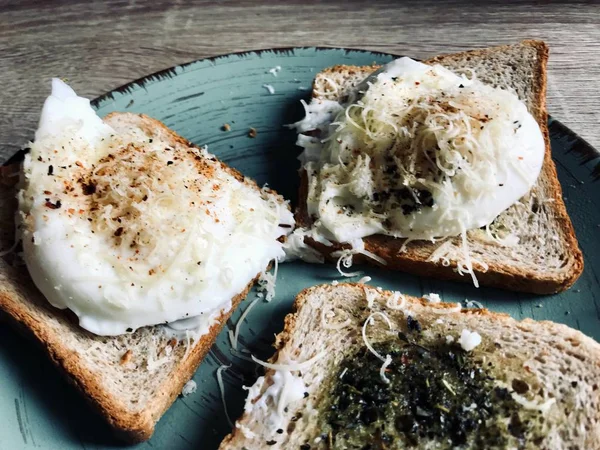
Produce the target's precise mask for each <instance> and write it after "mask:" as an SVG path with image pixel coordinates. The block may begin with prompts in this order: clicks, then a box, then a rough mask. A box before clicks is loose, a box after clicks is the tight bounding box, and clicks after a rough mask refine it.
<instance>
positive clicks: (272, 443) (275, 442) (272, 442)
mask: <svg viewBox="0 0 600 450" xmlns="http://www.w3.org/2000/svg"><path fill="white" fill-rule="evenodd" d="M275 444H277V441H267V445H275Z"/></svg>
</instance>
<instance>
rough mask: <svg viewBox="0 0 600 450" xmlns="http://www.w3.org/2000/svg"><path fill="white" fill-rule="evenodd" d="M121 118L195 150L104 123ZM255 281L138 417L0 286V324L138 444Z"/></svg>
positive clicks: (20, 275)
mask: <svg viewBox="0 0 600 450" xmlns="http://www.w3.org/2000/svg"><path fill="white" fill-rule="evenodd" d="M124 115H125V116H130V118H134V117H135V120H139V121H141V123H140V125H141V126H142V127H144V129H148V130H157V129H160V130H161V131H162V132H164V133H166V134H168V136H169V139H170V140H171V141H172V143H173V144H175V143H179V144H182V145H186V146H190V147H192V146H195V145H194V144H192V143H191V142H189V141H188V140H186V139H185V138H183V137H181V136H179V135H178V134H177V133H175V132H174V131H172V130H170V129H169V128H167V127H166V126H165V125H164V124H163V123H161V122H159V121H158V120H155V119H152V118H150V117H148V116H146V115H143V114H131V113H111V114H109V115H108V116H106V117H105V119H104V120H105V121H108V120H111V119H114V118H117V117H119V116H120V117H123V116H124ZM219 162H220V161H219ZM220 165H221V168H222V169H223V170H224V171H226V172H227V173H229V174H231V175H232V176H233V177H235V178H236V179H237V180H238V181H240V182H243V183H246V184H247V185H249V186H250V187H252V188H254V189H256V190H259V189H260V188H259V187H258V186H257V185H256V183H255V182H254V181H253V180H250V179H248V178H246V177H244V176H243V175H242V174H241V173H239V172H238V171H237V170H235V169H233V168H231V167H229V166H227V165H225V164H224V163H223V162H220ZM5 189H6V188H5ZM271 192H273V191H271ZM0 276H6V278H8V279H9V280H11V281H13V280H14V281H15V283H14V284H15V285H16V286H17V289H18V290H20V291H23V292H24V293H25V294H27V293H28V292H30V295H31V296H35V295H39V293H38V292H35V291H34V289H35V288H34V287H33V282H32V281H31V279H30V277H29V275H28V273H27V271H26V270H24V269H23V270H17V269H15V268H12V267H9V266H7V265H6V264H4V263H3V262H2V261H0ZM258 276H259V274H257V275H256V277H255V278H254V279H253V280H251V281H250V282H249V283H248V285H247V286H246V287H245V288H244V290H243V291H242V292H240V293H239V294H238V295H236V296H235V297H234V298H233V299H232V300H231V308H230V309H229V310H228V311H224V312H222V313H221V314H220V316H219V317H218V320H217V322H216V323H215V324H214V325H212V326H211V327H210V329H209V331H208V333H207V334H205V335H203V336H202V337H201V338H200V339H199V340H198V341H197V342H194V343H193V344H191V345H193V347H192V348H191V349H190V351H189V353H187V356H186V357H185V358H184V359H182V360H179V361H177V363H176V365H175V367H174V368H173V370H172V373H171V374H170V375H169V377H167V378H166V381H165V382H164V383H163V384H162V385H161V386H159V387H158V388H157V389H156V392H157V393H158V394H157V395H156V396H155V397H154V398H153V399H152V400H151V401H150V402H149V403H148V405H147V407H145V408H144V410H143V411H141V412H132V411H131V410H130V409H128V408H127V405H125V404H124V403H122V402H121V401H120V399H119V398H116V397H115V396H114V395H112V394H111V393H109V392H107V391H106V389H105V388H103V385H102V383H101V380H100V378H99V376H98V374H97V373H94V372H93V371H91V370H90V369H89V368H87V367H86V366H85V364H84V363H83V361H82V357H81V356H80V355H78V354H77V353H75V352H73V351H72V350H70V349H69V348H68V347H67V346H65V345H64V344H63V337H62V336H61V335H60V334H59V333H57V332H56V330H53V329H52V328H50V327H49V326H46V324H45V323H44V322H43V321H41V320H40V318H39V317H34V316H32V315H31V314H30V311H29V310H28V309H27V308H26V307H25V306H24V305H23V304H22V303H20V302H19V300H18V299H17V298H16V295H10V292H9V291H10V290H7V289H2V287H3V286H1V285H0V318H2V319H6V320H7V321H8V322H9V323H10V324H12V325H14V326H15V327H16V328H17V329H18V330H19V331H20V332H21V333H23V334H24V335H25V336H28V337H30V338H33V340H34V341H36V342H37V343H38V344H39V345H41V347H42V348H43V349H44V350H45V351H46V352H47V353H48V356H49V357H50V359H51V360H52V362H53V363H54V364H55V365H56V366H57V367H58V368H59V369H60V370H61V372H62V373H63V374H64V375H65V377H66V378H67V379H68V380H69V382H70V383H71V384H73V385H74V386H75V387H76V388H77V389H78V390H79V391H80V392H81V393H82V394H84V397H85V398H86V399H87V401H88V402H89V403H90V404H91V405H92V406H93V408H94V409H95V410H96V411H98V412H99V413H100V415H101V416H102V417H104V419H105V420H106V421H107V422H108V423H109V424H110V425H111V426H112V427H113V428H114V430H115V433H116V434H117V436H119V437H120V438H121V439H123V440H125V441H128V442H131V443H135V442H142V441H145V440H147V439H149V438H150V437H151V436H152V433H153V432H154V428H155V425H156V422H157V421H158V420H159V419H160V417H161V416H162V415H163V414H164V412H165V411H166V410H167V409H168V408H169V407H170V406H171V404H172V403H173V402H174V400H175V399H176V398H177V396H178V395H179V393H180V392H181V390H182V388H183V386H184V385H185V383H187V381H189V380H190V378H191V377H192V375H193V374H194V372H195V371H196V369H197V368H198V366H199V365H200V363H201V362H202V360H203V359H204V357H205V356H206V354H207V352H208V351H209V349H210V347H211V346H212V345H213V343H214V342H215V340H216V337H217V335H218V334H219V333H220V331H221V330H222V328H223V327H224V325H225V323H226V322H227V320H228V319H229V318H230V317H231V315H232V313H233V311H235V309H236V308H237V306H238V305H239V303H240V302H241V301H242V300H243V299H244V298H245V297H246V296H247V295H248V292H249V290H250V289H251V288H252V286H253V285H254V284H255V282H256V280H257V278H258ZM36 306H38V305H36ZM39 306H40V307H42V308H47V310H48V311H50V313H51V314H53V315H54V314H55V315H57V316H61V315H62V316H64V317H65V318H66V320H68V321H69V322H72V323H73V327H78V325H77V319H76V318H74V316H72V314H71V313H70V312H69V311H68V310H59V309H56V308H53V307H52V306H50V304H49V303H47V302H46V303H45V304H42V305H39ZM73 318H74V319H73ZM141 370H142V369H141ZM144 370H145V369H144Z"/></svg>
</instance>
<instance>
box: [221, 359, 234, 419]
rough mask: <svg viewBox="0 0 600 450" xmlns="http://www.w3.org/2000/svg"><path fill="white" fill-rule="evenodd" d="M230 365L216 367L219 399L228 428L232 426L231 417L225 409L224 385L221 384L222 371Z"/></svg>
mask: <svg viewBox="0 0 600 450" xmlns="http://www.w3.org/2000/svg"><path fill="white" fill-rule="evenodd" d="M230 367H231V365H228V366H225V365H222V366H219V368H218V369H217V384H218V385H219V391H220V392H221V401H222V402H223V410H224V411H225V417H226V418H227V423H228V424H229V427H230V428H233V422H232V421H231V418H230V417H229V412H228V411H227V402H226V401H225V385H224V384H223V375H222V372H223V371H224V370H227V369H229V368H230Z"/></svg>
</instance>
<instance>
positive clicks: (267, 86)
mask: <svg viewBox="0 0 600 450" xmlns="http://www.w3.org/2000/svg"><path fill="white" fill-rule="evenodd" d="M262 87H264V88H265V89H266V90H267V91H268V92H269V94H271V95H273V94H274V93H275V88H274V87H273V85H271V84H263V85H262Z"/></svg>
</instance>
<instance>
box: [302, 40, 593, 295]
mask: <svg viewBox="0 0 600 450" xmlns="http://www.w3.org/2000/svg"><path fill="white" fill-rule="evenodd" d="M521 45H527V46H530V47H533V48H535V50H536V52H537V57H538V60H539V64H538V67H537V69H538V70H537V74H536V75H537V76H536V80H535V83H533V89H534V95H535V98H536V108H534V110H533V111H532V112H533V115H534V118H535V119H536V121H537V122H538V124H539V126H540V129H541V130H542V134H543V136H544V143H545V147H546V150H545V155H544V164H543V167H542V174H541V175H540V177H541V176H543V177H544V178H545V179H547V180H548V182H549V183H550V185H551V189H550V190H551V193H552V199H553V202H552V205H551V208H553V213H554V220H555V221H556V222H557V223H558V226H559V227H560V230H561V232H562V234H563V237H564V240H565V246H566V247H567V248H569V250H570V258H571V264H570V270H568V271H564V272H562V273H560V274H558V275H555V274H548V275H547V276H540V275H539V274H533V273H524V272H523V271H522V270H521V269H519V268H516V267H514V266H512V265H510V264H498V263H494V262H490V263H488V265H489V268H488V270H485V271H484V270H482V268H481V267H479V266H478V265H475V266H474V268H473V271H474V273H475V275H476V276H477V279H478V280H479V281H480V283H481V285H485V286H492V287H499V288H504V289H510V290H515V291H523V292H531V293H534V294H552V293H556V292H560V291H564V290H565V289H568V288H569V287H570V286H572V285H573V283H575V281H577V279H578V278H579V276H580V275H581V273H582V272H583V266H584V262H583V254H582V252H581V250H580V249H579V245H578V242H577V238H576V236H575V231H574V229H573V225H572V223H571V220H570V218H569V216H568V214H567V210H566V207H565V204H564V201H563V198H562V188H561V186H560V183H559V181H558V177H557V174H556V167H555V165H554V162H553V160H552V153H551V148H550V138H549V133H548V114H547V111H546V85H547V70H546V66H547V61H548V46H547V45H546V44H545V43H544V42H542V41H534V40H527V41H523V42H522V43H521ZM509 47H510V46H508V45H507V46H501V47H494V48H490V49H482V50H471V51H466V52H462V53H457V54H451V55H441V56H437V57H435V58H432V59H429V60H427V61H425V63H427V64H443V62H444V60H445V59H446V58H460V57H463V56H467V55H468V56H474V57H477V56H479V57H484V56H485V55H486V54H489V53H491V52H498V51H499V52H501V51H502V50H504V49H506V48H509ZM378 67H379V66H375V65H374V66H365V67H358V66H340V65H338V66H334V67H331V68H328V69H325V70H324V71H323V73H324V74H332V73H337V72H348V73H349V74H356V73H365V72H366V71H372V70H376V69H377V68H378ZM313 97H318V95H317V94H315V92H314V84H313ZM300 176H301V181H300V190H299V199H300V201H299V205H298V208H297V209H296V222H297V224H298V225H299V226H302V227H309V226H310V225H311V223H312V220H311V218H310V217H309V216H308V213H307V209H306V198H307V196H308V179H307V177H306V173H305V172H304V170H301V173H300ZM363 241H364V243H365V249H366V250H367V251H369V252H371V253H374V254H375V255H377V256H380V257H381V258H383V259H384V260H385V261H386V262H387V264H386V265H385V266H383V265H382V264H380V263H378V262H377V261H374V260H372V259H370V258H367V257H365V256H363V255H355V256H354V258H355V261H356V262H358V263H363V262H366V263H369V264H372V265H376V266H380V267H385V268H387V269H391V270H398V271H402V272H408V273H411V274H414V275H420V276H431V277H435V278H440V279H446V280H456V281H462V282H466V283H471V278H470V277H468V276H462V275H460V274H459V273H458V272H457V271H456V270H455V269H456V268H457V263H456V262H451V263H450V265H448V266H442V265H441V264H436V263H434V262H431V261H428V258H429V255H430V254H431V253H432V252H433V251H434V249H435V248H436V244H432V243H429V242H426V241H419V242H411V243H409V244H408V245H407V246H406V250H405V251H401V249H402V247H403V245H404V243H405V241H406V240H405V239H398V238H393V237H390V236H385V235H373V236H368V237H366V238H364V239H363ZM305 242H306V244H308V245H310V246H312V247H314V248H315V249H316V250H318V251H319V252H321V253H322V254H323V255H324V256H325V258H326V259H327V260H329V261H335V260H336V259H337V258H335V257H333V256H331V254H332V253H334V252H336V251H339V250H340V249H342V248H348V246H347V245H346V246H345V245H341V244H337V243H336V244H334V245H333V246H330V247H328V246H326V245H324V244H321V243H318V242H315V241H314V240H313V239H310V238H305Z"/></svg>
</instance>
